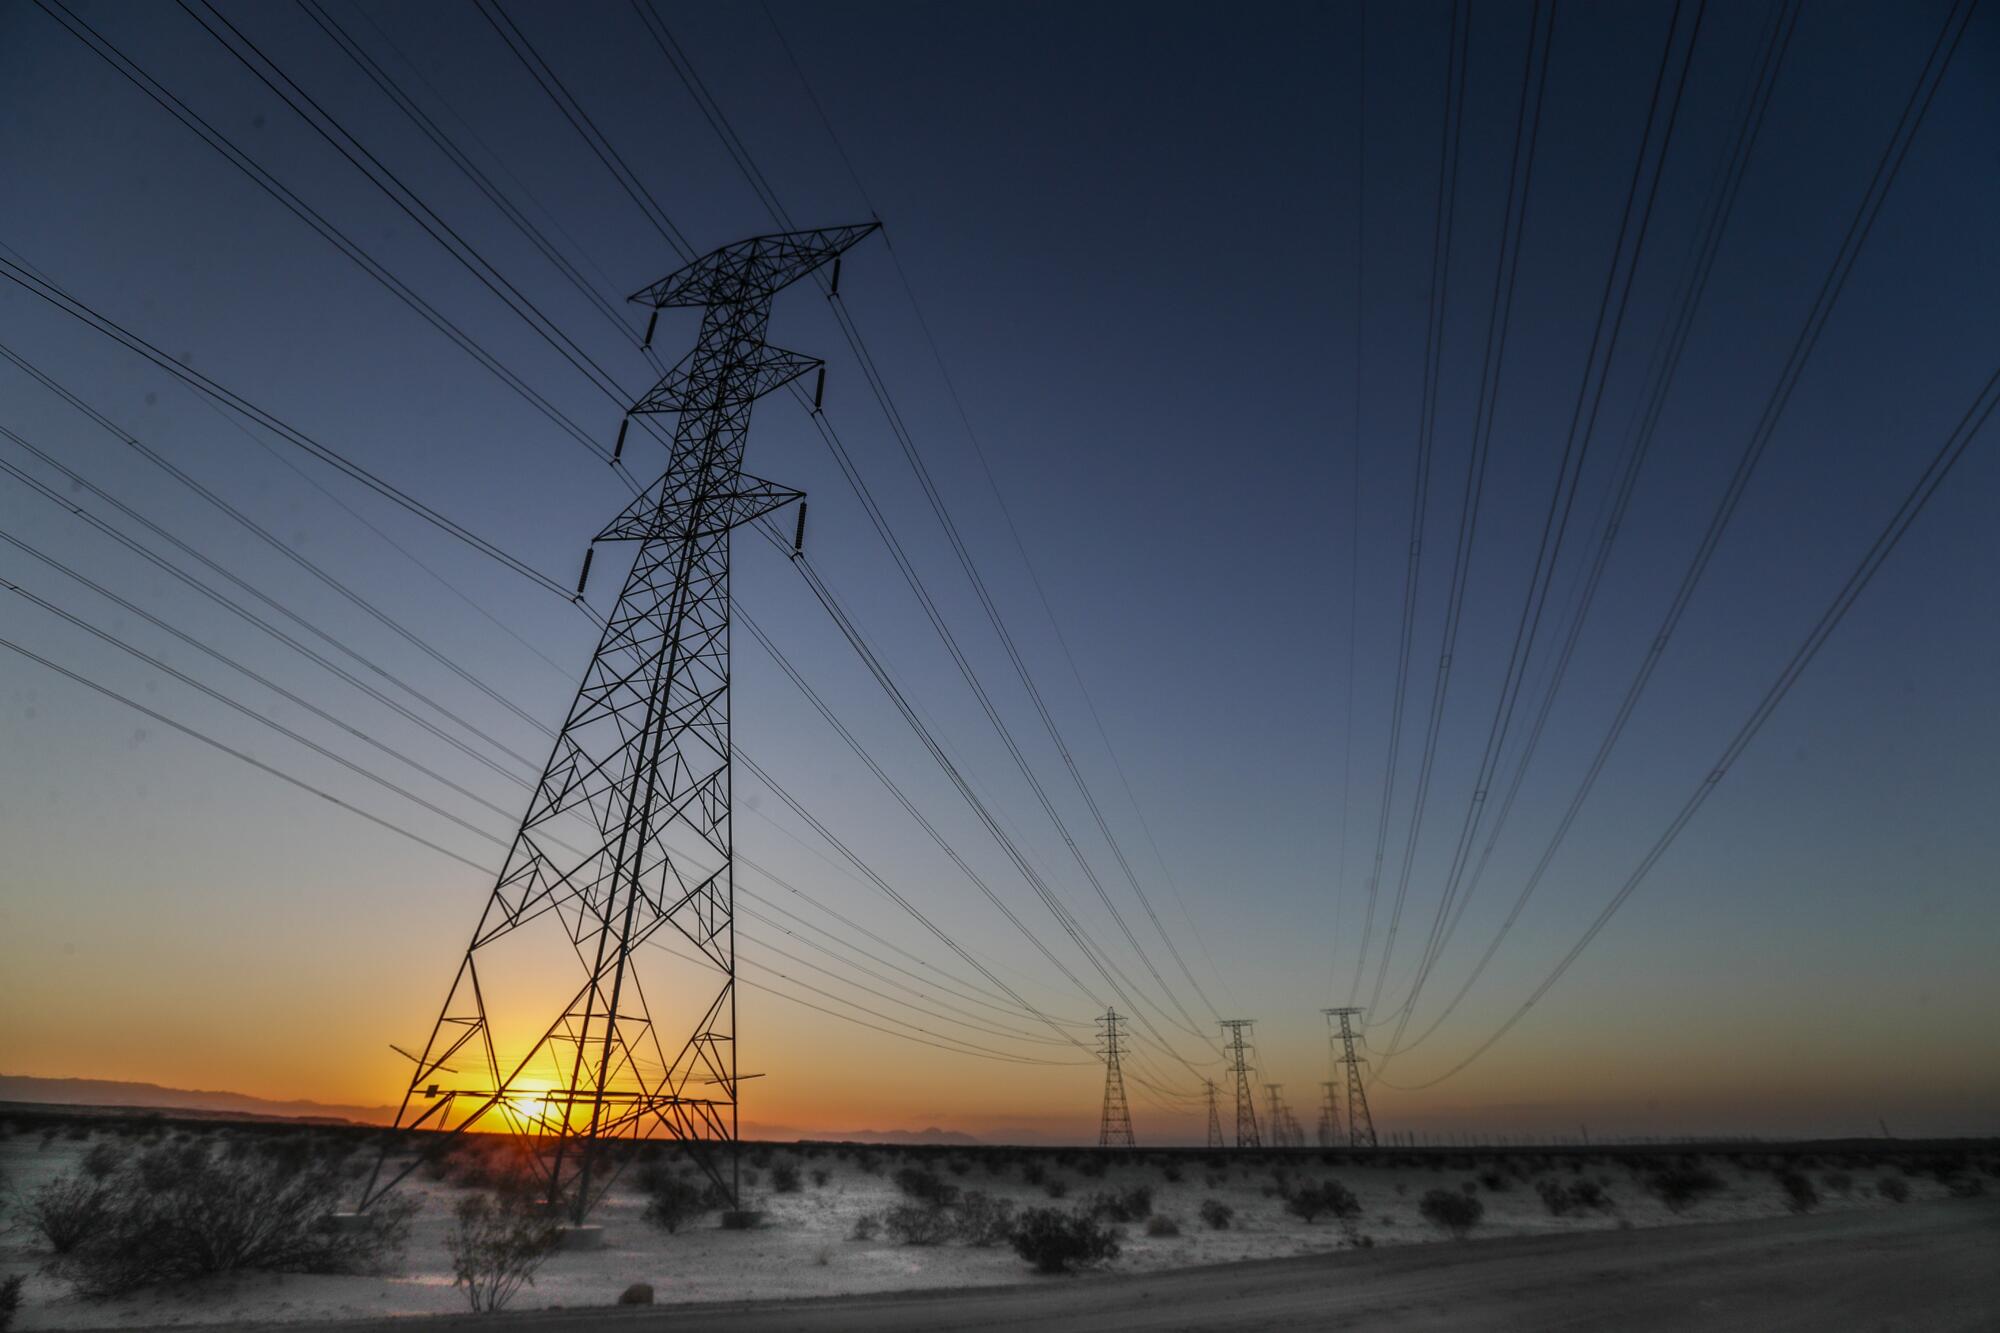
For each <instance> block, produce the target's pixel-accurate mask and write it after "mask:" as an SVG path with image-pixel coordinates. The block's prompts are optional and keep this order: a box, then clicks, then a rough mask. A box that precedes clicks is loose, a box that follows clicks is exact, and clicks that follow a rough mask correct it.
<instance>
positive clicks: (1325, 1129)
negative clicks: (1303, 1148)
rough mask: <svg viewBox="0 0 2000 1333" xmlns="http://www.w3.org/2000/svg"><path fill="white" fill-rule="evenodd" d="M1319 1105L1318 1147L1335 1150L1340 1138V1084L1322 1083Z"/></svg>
mask: <svg viewBox="0 0 2000 1333" xmlns="http://www.w3.org/2000/svg"><path fill="white" fill-rule="evenodd" d="M1319 1086H1320V1094H1321V1096H1320V1103H1319V1146H1320V1147H1322V1148H1337V1147H1339V1146H1340V1141H1341V1138H1342V1135H1341V1132H1340V1084H1339V1083H1338V1082H1328V1083H1322V1084H1320V1085H1319Z"/></svg>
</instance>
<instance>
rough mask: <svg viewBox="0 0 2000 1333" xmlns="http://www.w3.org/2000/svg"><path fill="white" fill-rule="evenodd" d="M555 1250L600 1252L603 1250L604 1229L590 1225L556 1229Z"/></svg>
mask: <svg viewBox="0 0 2000 1333" xmlns="http://www.w3.org/2000/svg"><path fill="white" fill-rule="evenodd" d="M556 1248H558V1249H562V1250H601V1249H603V1248H604V1228H603V1227H600V1226H595V1225H591V1224H585V1225H583V1226H563V1227H557V1228H556Z"/></svg>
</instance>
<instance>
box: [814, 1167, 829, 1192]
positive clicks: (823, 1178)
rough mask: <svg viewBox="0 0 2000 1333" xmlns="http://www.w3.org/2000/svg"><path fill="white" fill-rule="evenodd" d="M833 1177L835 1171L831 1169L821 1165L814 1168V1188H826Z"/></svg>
mask: <svg viewBox="0 0 2000 1333" xmlns="http://www.w3.org/2000/svg"><path fill="white" fill-rule="evenodd" d="M832 1179H833V1173H832V1172H831V1171H828V1170H827V1169H826V1168H825V1167H823V1166H821V1167H814V1168H813V1173H812V1182H813V1188H814V1189H825V1188H826V1182H827V1181H829V1180H832Z"/></svg>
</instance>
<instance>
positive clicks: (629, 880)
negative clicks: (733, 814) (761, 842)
mask: <svg viewBox="0 0 2000 1333" xmlns="http://www.w3.org/2000/svg"><path fill="white" fill-rule="evenodd" d="M875 227H876V224H874V223H864V224H861V225H858V226H850V227H835V228H829V229H825V230H819V231H799V232H789V233H784V234H780V235H770V236H758V237H753V238H751V239H749V240H746V241H739V242H736V243H735V244H733V245H727V246H724V247H722V248H721V249H719V250H716V251H713V252H712V253H710V254H708V255H705V256H703V257H702V258H700V259H697V260H695V261H694V262H693V263H691V264H688V265H686V266H685V267H683V268H681V269H679V270H677V271H676V272H674V273H673V274H671V275H669V276H668V277H666V278H663V279H661V280H660V281H659V282H657V283H655V284H653V285H652V286H650V287H648V288H646V289H645V290H644V291H641V292H639V293H638V294H636V295H635V296H633V298H632V300H633V301H635V302H637V303H639V304H641V305H643V306H646V307H648V308H649V309H650V310H651V311H652V312H653V317H654V318H655V319H657V318H658V314H659V312H660V311H661V310H663V309H666V308H670V307H687V308H694V309H698V310H700V311H701V312H702V314H701V328H700V332H699V334H698V335H697V339H696V343H695V346H694V349H693V350H692V351H690V352H689V353H688V354H687V355H686V356H684V357H683V358H681V360H680V361H679V362H678V363H677V364H676V365H675V366H674V367H673V369H671V370H669V371H668V372H667V373H666V375H665V376H664V377H663V378H662V379H661V380H660V382H659V383H658V384H656V385H655V386H654V387H653V388H652V389H651V390H650V391H649V392H647V393H646V394H645V396H644V397H642V398H641V399H640V400H639V401H638V402H637V403H635V404H633V405H632V407H631V409H630V410H629V412H628V414H627V417H626V420H625V422H624V424H623V425H621V426H620V428H619V431H618V442H617V444H616V445H615V446H614V447H613V450H612V454H611V463H612V465H613V467H614V468H616V467H620V466H621V464H622V454H623V452H624V446H625V435H626V431H627V429H628V428H629V427H630V425H631V418H632V417H633V416H646V415H651V414H656V413H658V414H666V413H672V414H674V415H675V418H676V419H675V424H674V428H673V435H672V441H671V444H670V446H669V452H668V456H667V461H666V468H665V471H664V472H662V473H661V474H660V476H659V479H658V480H656V481H654V482H653V484H652V485H650V486H647V487H645V488H644V489H643V490H640V491H639V493H638V494H637V495H636V496H635V497H634V498H633V499H632V501H631V502H630V503H629V504H627V505H626V506H625V508H624V509H623V510H622V511H621V512H620V513H619V514H618V516H617V517H616V518H614V519H612V520H611V522H610V523H609V524H607V525H606V526H605V528H604V530H603V531H601V532H599V533H598V534H597V536H596V537H595V538H593V539H592V548H591V552H590V554H589V555H586V557H585V559H584V566H583V572H584V579H587V578H588V576H589V572H590V559H591V556H592V555H594V554H595V547H596V543H598V542H632V543H635V544H636V545H637V554H636V556H635V557H634V559H633V562H632V568H631V571H630V573H628V574H627V575H626V578H625V583H624V587H623V589H622V590H621V591H620V593H619V596H618V602H617V605H616V606H615V607H614V608H613V609H612V612H611V614H610V616H609V617H608V618H607V619H606V620H605V621H604V630H603V634H602V636H601V638H600V639H599V641H598V644H597V651H596V652H595V654H593V656H592V657H591V661H590V665H589V667H588V668H586V670H585V671H584V675H583V682H582V684H581V685H580V686H579V687H578V689H577V693H576V698H575V701H574V702H573V703H572V704H571V705H570V710H569V713H568V715H567V717H565V719H564V721H563V725H562V730H561V732H560V734H559V735H558V736H557V737H556V742H555V746H554V750H553V753H551V755H550V756H549V761H548V764H547V766H546V767H545V768H544V769H543V771H542V775H541V780H540V781H539V782H538V783H537V784H536V787H535V792H534V796H533V797H532V798H531V799H530V800H529V802H528V807H527V811H526V813H525V814H524V815H523V817H522V820H521V825H520V828H519V830H518V831H517V832H516V833H515V835H514V839H513V842H512V844H511V845H510V848H509V850H508V853H507V859H506V861H505V862H504V863H503V865H502V867H501V870H500V873H499V877H498V879H497V880H496V881H495V883H494V886H493V891H492V893H491V894H490V895H489V897H488V898H487V902H486V907H485V909H484V911H482V912H481V913H480V917H479V924H478V926H477V927H476V928H475V929H474V930H473V932H472V940H471V943H470V944H469V945H468V946H467V947H466V950H465V954H464V956H463V958H462V959H461V960H460V962H459V965H458V971H457V973H456V975H455V976H454V978H453V980H452V983H451V987H450V989H449V991H448V992H447V994H446V998H445V1002H444V1006H443V1008H442V1009H441V1010H440V1011H439V1014H438V1018H437V1022H436V1023H435V1024H434V1025H433V1027H432V1029H431V1035H430V1039H429V1040H428V1041H427V1042H426V1043H425V1044H424V1047H423V1054H422V1055H421V1056H413V1057H411V1058H412V1060H413V1061H414V1063H415V1066H416V1068H415V1070H414V1071H413V1072H412V1074H411V1077H410V1083H409V1088H408V1090H407V1091H406V1092H405V1093H404V1095H403V1100H402V1104H401V1105H400V1106H399V1107H398V1108H397V1111H396V1120H395V1125H396V1128H398V1129H402V1130H410V1129H422V1130H427V1131H431V1133H429V1134H427V1135H426V1136H425V1137H426V1139H427V1141H428V1142H427V1148H426V1151H425V1152H424V1153H422V1154H420V1156H419V1158H418V1160H419V1161H420V1160H422V1159H423V1158H425V1157H429V1156H433V1155H435V1154H436V1153H438V1152H442V1151H449V1144H450V1141H451V1140H452V1139H453V1138H454V1137H455V1136H457V1135H460V1134H464V1133H466V1132H467V1131H468V1130H471V1129H472V1128H474V1127H475V1126H478V1127H480V1128H484V1129H496V1130H502V1131H505V1132H509V1133H512V1134H515V1135H518V1136H522V1137H523V1138H525V1139H526V1140H527V1141H528V1142H529V1143H530V1145H531V1146H532V1151H531V1153H530V1158H531V1161H532V1162H533V1164H534V1166H535V1168H536V1169H537V1170H538V1172H539V1174H540V1176H541V1186H542V1189H543V1191H544V1193H543V1199H544V1201H545V1203H546V1204H547V1206H548V1208H549V1209H550V1210H551V1211H552V1212H558V1211H559V1212H560V1213H563V1214H567V1215H568V1217H569V1218H570V1220H571V1221H572V1222H574V1223H581V1222H582V1221H583V1219H584V1217H585V1216H586V1215H587V1214H588V1212H589V1210H590V1208H591V1206H592V1205H593V1204H595V1203H596V1202H597V1200H598V1199H599V1198H600V1197H601V1196H602V1194H603V1192H604V1190H605V1188H606V1187H607V1186H608V1183H609V1178H608V1175H607V1174H605V1173H602V1172H600V1171H598V1170H597V1168H598V1166H599V1164H598V1162H597V1160H596V1158H597V1152H596V1149H597V1146H598V1141H599V1140H600V1139H609V1138H621V1137H623V1138H634V1139H636V1138H645V1137H652V1136H655V1135H657V1136H661V1137H665V1138H669V1139H675V1140H680V1141H683V1142H686V1143H688V1144H689V1145H690V1147H691V1148H692V1149H694V1156H695V1160H696V1161H697V1162H698V1163H699V1164H700V1165H701V1167H702V1169H703V1170H704V1171H705V1172H707V1174H708V1175H709V1177H710V1179H711V1180H713V1181H714V1183H715V1184H716V1185H717V1186H718V1187H719V1188H721V1189H722V1190H724V1191H726V1192H727V1193H728V1195H729V1197H730V1199H731V1200H732V1201H735V1200H737V1199H738V1197H739V1194H738V1174H739V1172H738V1163H737V1161H736V1156H737V1154H736V1152H735V1146H736V1140H737V1129H738V1122H737V1080H738V1074H737V1032H736V916H735V911H736V883H735V843H734V833H733V826H732V823H731V819H730V790H731V781H730V746H729V732H730V689H729V684H730V671H729V624H730V614H729V606H730V603H729V545H730V533H731V532H733V531H734V530H735V529H736V528H738V527H741V526H742V525H743V524H745V523H749V522H751V521H753V520H755V519H757V518H760V517H762V516H763V515H765V514H768V513H771V512H772V511H773V510H776V509H779V508H781V507H783V506H785V505H788V504H790V503H792V502H793V501H795V500H800V499H802V496H801V495H800V493H799V492H798V491H794V490H789V489H787V488H786V487H783V486H779V485H776V484H774V483H772V482H768V481H764V480H762V479H760V478H758V477H755V476H752V475H751V474H750V473H747V472H745V471H743V453H744V445H745V443H746V440H747V437H748V433H749V425H750V409H751V407H752V405H753V404H754V403H755V402H756V400H757V399H758V398H760V397H761V396H763V395H764V394H766V393H769V392H771V391H772V390H773V389H777V388H780V387H782V386H783V385H785V384H787V383H789V382H791V381H792V380H794V379H796V378H798V377H799V376H801V375H803V374H806V373H807V372H808V371H811V370H813V369H815V368H817V367H819V366H820V364H821V363H820V362H819V361H818V360H817V359H816V358H813V357H809V356H804V355H801V354H799V353H797V352H788V351H785V350H783V349H781V348H777V347H773V346H771V345H770V344H768V343H766V342H765V341H764V331H765V327H766V325H767V324H768V322H769V320H770V315H771V301H772V298H773V297H774V296H776V295H777V293H778V292H779V291H781V290H783V289H784V288H785V287H787V286H789V285H790V284H792V283H794V282H796V281H798V280H799V279H801V278H803V277H805V276H807V275H808V274H810V273H812V272H813V271H814V270H816V269H818V268H819V267H821V266H822V265H824V264H827V263H832V262H835V261H836V260H837V259H838V258H839V256H840V254H841V253H842V252H843V251H845V250H847V249H848V248H849V247H850V246H852V245H854V244H855V243H856V242H857V241H859V240H861V239H862V238H863V237H864V236H866V235H868V234H869V233H870V232H872V231H874V230H875ZM647 337H648V341H650V339H651V326H650V325H649V326H648V331H647ZM635 488H636V483H635ZM582 595H583V579H579V581H578V585H577V597H578V599H579V600H581V598H582ZM656 935H661V936H665V937H667V938H670V939H671V940H672V941H673V944H674V946H675V949H676V951H677V952H679V953H681V954H683V955H687V956H689V957H690V958H691V963H690V964H684V965H681V966H679V967H671V966H669V965H668V964H666V963H665V962H664V961H663V960H664V959H665V958H666V957H667V955H666V954H663V953H660V952H658V951H650V952H646V953H645V954H644V962H645V963H646V964H647V966H646V967H644V968H642V967H641V966H640V963H641V949H642V946H644V945H646V944H648V943H649V942H652V941H653V938H654V936H656ZM568 968H576V969H578V970H579V971H580V972H581V977H580V979H578V980H574V981H563V980H561V979H560V978H561V974H562V972H563V971H564V970H566V969H568ZM642 972H644V973H646V974H647V975H648V976H649V978H651V980H650V981H649V982H648V983H647V984H645V985H642V983H641V980H640V974H641V973H642ZM663 973H666V974H669V975H666V976H664V977H663V975H662V974H663ZM575 975H576V974H575V973H574V972H572V973H571V976H572V977H573V978H574V977H575ZM662 983H665V984H662ZM649 996H650V998H651V999H653V1000H656V1001H658V1000H665V1001H667V1002H668V1003H671V1004H672V1005H674V1006H675V1008H676V1009H677V1010H679V1011H680V1012H681V1013H682V1014H683V1015H684V1016H683V1017H681V1018H679V1019H675V1018H673V1016H672V1015H667V1014H662V1015H660V1016H659V1017H658V1018H656V1017H655V1016H654V1014H653V1013H652V1012H651V1010H650V1009H649V1007H648V999H649ZM662 1028H668V1029H669V1030H667V1031H665V1032H663V1031H662ZM720 1145H728V1147H729V1149H730V1151H729V1153H728V1154H727V1155H728V1158H729V1161H728V1164H727V1169H726V1170H725V1169H724V1167H723V1164H722V1163H721V1162H719V1161H717V1160H716V1159H717V1157H718V1156H720V1155H721V1154H720V1153H719V1152H717V1151H714V1150H715V1149H717V1148H718V1147H719V1146H720ZM395 1146H396V1147H397V1148H404V1147H407V1146H408V1143H407V1140H403V1141H398V1142H396V1144H395ZM389 1152H390V1148H389V1146H387V1145H385V1147H384V1148H383V1150H382V1157H381V1158H379V1159H378V1160H377V1162H376V1164H375V1169H374V1170H373V1171H372V1172H371V1173H370V1174H369V1177H368V1181H367V1184H366V1186H365V1187H364V1189H363V1192H362V1197H361V1207H362V1208H364V1209H365V1208H367V1207H368V1206H370V1205H371V1204H372V1203H373V1202H374V1201H375V1200H377V1199H379V1198H381V1197H382V1195H384V1194H385V1193H387V1192H388V1191H389V1190H390V1189H392V1188H394V1187H395V1185H396V1184H397V1182H398V1181H400V1180H401V1179H402V1178H403V1177H405V1176H407V1175H408V1174H409V1173H410V1172H411V1171H412V1170H414V1169H415V1168H416V1165H417V1162H416V1161H412V1162H409V1163H407V1164H405V1165H402V1166H401V1167H400V1168H398V1169H393V1170H392V1171H391V1172H390V1173H389V1174H387V1175H386V1176H385V1166H386V1163H387V1158H388V1156H389Z"/></svg>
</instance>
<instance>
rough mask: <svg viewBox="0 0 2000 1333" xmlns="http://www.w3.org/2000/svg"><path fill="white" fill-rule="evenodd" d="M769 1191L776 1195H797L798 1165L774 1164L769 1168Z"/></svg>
mask: <svg viewBox="0 0 2000 1333" xmlns="http://www.w3.org/2000/svg"><path fill="white" fill-rule="evenodd" d="M822 1174H823V1173H822ZM771 1189H772V1191H773V1192H775V1193H778V1194H797V1193H798V1192H799V1168H798V1164H797V1163H795V1162H777V1163H774V1164H773V1165H772V1167H771Z"/></svg>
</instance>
